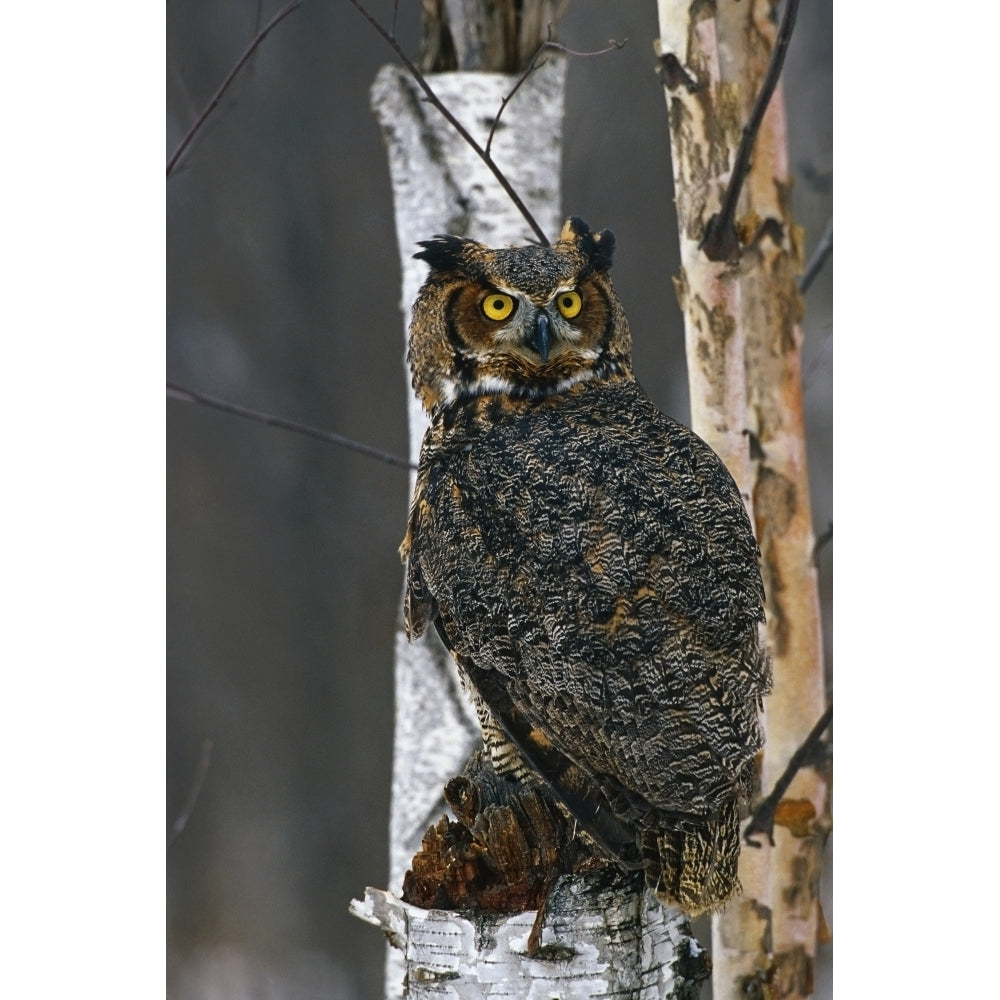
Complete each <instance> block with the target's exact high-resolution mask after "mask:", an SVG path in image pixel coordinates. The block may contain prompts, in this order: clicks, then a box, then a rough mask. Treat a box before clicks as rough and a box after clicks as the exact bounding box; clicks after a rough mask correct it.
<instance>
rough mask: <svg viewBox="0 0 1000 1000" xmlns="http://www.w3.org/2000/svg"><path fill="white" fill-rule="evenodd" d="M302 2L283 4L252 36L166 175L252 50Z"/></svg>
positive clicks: (169, 165) (170, 164) (188, 133)
mask: <svg viewBox="0 0 1000 1000" xmlns="http://www.w3.org/2000/svg"><path fill="white" fill-rule="evenodd" d="M302 3H303V0H292V2H291V3H288V4H285V6H284V7H282V8H281V10H279V11H278V13H277V14H275V15H274V17H272V18H271V20H270V21H268V22H267V24H265V25H264V27H263V28H261V30H260V31H258V32H257V34H256V35H255V36H254V39H253V41H252V42H251V43H250V44H249V45H248V46H247V47H246V50H245V51H244V53H243V55H241V56H240V57H239V59H237V60H236V65H235V66H233V68H232V69H231V70H230V71H229V73H228V75H227V76H226V78H225V80H223V81H222V84H221V85H220V86H219V89H218V90H217V91H216V92H215V95H214V96H213V97H212V99H211V100H210V101H209V102H208V104H206V105H205V109H204V110H203V111H202V113H201V114H200V115H199V116H198V118H197V120H196V121H195V123H194V124H193V125H192V126H191V128H189V129H188V132H187V135H185V136H184V138H183V139H181V141H180V144H179V145H178V147H177V148H176V149H175V150H174V153H173V156H171V157H170V159H169V160H167V177H169V176H170V175H171V173H172V172H173V169H174V167H175V166H177V161H178V160H179V159H180V158H181V156H182V155H183V153H184V150H185V149H187V148H188V146H190V145H191V141H192V140H193V139H194V137H195V136H196V135H197V134H198V132H199V131H200V130H201V128H202V126H203V125H204V124H205V122H206V121H207V120H208V116H209V115H210V114H211V113H212V112H213V111H214V110H215V109H216V107H217V106H218V104H219V101H221V100H222V98H223V96H224V95H225V93H226V91H227V90H228V89H229V86H230V84H231V83H232V82H233V80H235V79H236V74H237V73H239V71H240V70H241V69H242V68H243V67H244V65H245V64H246V62H247V60H248V59H249V58H250V57H251V56H252V55H253V54H254V52H256V51H257V46H258V45H260V43H261V42H262V41H264V39H265V38H267V36H268V34H269V33H270V32H271V29H272V28H274V27H276V26H277V25H278V23H279V22H281V21H283V20H284V19H285V18H286V17H288V15H289V14H291V13H292V11H293V10H296V9H297V8H298V7H301V6H302Z"/></svg>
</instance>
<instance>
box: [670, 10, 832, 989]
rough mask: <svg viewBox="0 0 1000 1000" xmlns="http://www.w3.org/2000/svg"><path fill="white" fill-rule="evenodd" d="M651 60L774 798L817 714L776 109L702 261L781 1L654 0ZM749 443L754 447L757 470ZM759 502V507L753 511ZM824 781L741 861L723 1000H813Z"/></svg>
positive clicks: (797, 378) (705, 427)
mask: <svg viewBox="0 0 1000 1000" xmlns="http://www.w3.org/2000/svg"><path fill="white" fill-rule="evenodd" d="M659 16H660V32H661V37H660V42H659V53H660V58H661V67H662V75H663V82H664V87H665V93H666V99H667V106H668V112H669V119H670V131H671V148H672V159H673V165H674V183H675V194H676V201H677V208H678V223H679V229H680V241H681V256H682V274H681V278H680V281H679V283H678V286H679V293H680V298H681V304H682V308H683V309H684V315H685V331H686V343H687V354H688V369H689V379H690V382H691V397H692V427H693V428H694V430H695V431H696V432H697V433H698V434H700V435H701V436H702V437H704V438H705V439H706V440H707V441H708V442H709V443H710V444H711V445H712V446H713V448H715V450H716V451H717V452H718V453H719V454H720V455H721V456H722V458H723V459H724V460H725V461H726V464H727V465H728V466H729V469H730V471H731V472H732V473H733V476H734V478H735V479H736V481H737V483H738V484H739V486H740V489H741V491H742V492H743V495H744V498H745V499H746V501H747V504H748V509H751V513H752V516H753V517H754V520H755V524H756V529H757V537H758V541H759V544H760V547H761V553H762V572H763V575H764V582H765V589H766V592H767V620H768V639H769V643H770V646H771V650H772V654H773V660H774V693H773V694H772V695H771V697H770V698H769V699H767V704H766V728H767V745H766V747H765V750H764V754H763V760H762V768H761V783H762V788H763V789H764V790H765V791H767V790H769V789H770V788H771V787H773V786H774V784H775V782H776V780H777V779H778V778H779V777H780V776H781V774H782V773H783V771H784V769H785V767H786V765H787V764H788V761H789V760H790V758H791V757H792V755H793V754H794V753H795V751H796V750H797V749H798V747H799V746H800V745H801V744H802V742H803V741H804V739H805V737H806V736H807V734H808V733H809V731H810V729H811V728H812V726H813V725H814V723H815V722H816V721H817V719H819V717H820V716H821V715H822V714H823V711H824V708H825V697H824V682H823V666H822V643H821V635H820V624H819V622H820V619H819V599H818V592H817V579H816V572H815V567H814V564H813V545H814V543H813V534H812V526H811V517H810V510H809V489H808V480H807V477H806V460H805V430H804V422H803V411H802V388H801V372H800V364H799V348H800V345H801V340H802V334H801V329H800V327H799V325H798V321H799V317H800V312H801V301H800V298H799V295H798V291H797V288H796V283H795V275H796V273H797V271H798V270H799V269H800V267H801V255H800V237H799V233H798V231H797V229H796V228H795V226H794V223H793V221H792V217H791V212H790V207H789V204H788V192H789V187H790V184H789V178H788V166H787V153H786V142H785V124H784V105H783V100H782V95H781V90H780V87H779V89H778V90H777V91H776V93H775V95H774V97H773V98H772V101H771V104H770V106H769V109H768V112H767V114H766V116H765V119H764V123H763V126H762V128H761V131H760V133H759V134H758V138H757V142H756V145H755V147H754V156H753V161H752V163H753V166H752V169H751V173H750V177H749V178H748V181H747V184H746V187H745V189H744V194H743V198H742V200H741V202H740V212H739V216H738V219H737V226H736V228H737V231H738V233H739V236H740V242H741V244H742V246H741V253H740V257H739V262H738V263H729V262H723V263H713V262H711V261H709V260H708V259H707V257H706V256H705V254H704V253H703V252H702V250H701V249H700V248H699V242H700V240H701V237H702V236H703V234H704V232H705V227H706V224H707V222H708V220H709V218H710V216H711V215H712V214H713V213H714V212H716V211H718V209H719V207H720V203H721V196H722V192H723V191H724V189H725V186H726V184H727V183H728V180H729V176H730V171H731V169H732V164H733V162H734V159H735V153H736V150H737V147H738V145H739V140H740V129H741V127H742V123H743V122H745V121H746V120H747V118H748V116H749V113H750V109H751V107H752V105H753V102H754V100H755V98H756V95H757V93H758V91H759V89H760V84H761V81H762V80H763V77H764V74H765V72H766V69H767V65H768V61H769V57H770V53H771V49H772V46H773V43H774V37H775V25H774V21H773V16H774V4H773V3H772V2H771V0H751V2H749V3H742V4H736V3H732V2H727V0H722V2H720V3H718V4H716V3H711V2H707V3H703V2H696V3H691V2H690V0H660V2H659ZM744 429H746V430H749V431H751V432H752V433H753V435H754V440H755V441H756V443H757V444H759V448H755V449H754V454H755V457H754V461H753V462H751V457H750V448H749V443H748V441H747V440H746V438H745V437H744V436H743V431H744ZM751 498H752V502H751ZM826 783H827V782H826V777H825V775H824V774H823V773H822V772H821V771H820V770H819V769H817V768H814V767H806V768H804V769H803V770H802V771H800V772H799V773H798V775H797V776H796V778H795V779H794V782H793V784H792V785H791V786H790V788H789V789H788V791H787V792H786V794H785V797H784V798H783V799H782V800H781V802H780V803H779V806H778V811H777V814H776V819H777V824H778V825H777V829H776V831H775V845H774V846H773V847H771V846H770V845H769V844H767V843H766V841H765V842H763V843H762V844H761V846H760V847H759V848H758V849H753V848H746V849H744V851H743V853H742V855H741V859H740V878H741V881H742V883H743V890H744V891H743V895H742V896H741V897H738V898H737V899H736V900H735V901H734V902H732V903H730V904H729V906H728V907H727V908H726V910H725V911H724V912H723V913H721V914H719V915H718V916H716V917H715V918H714V919H713V932H712V962H713V990H714V996H715V998H716V1000H728V998H731V997H732V998H734V997H743V996H746V995H759V996H767V997H781V998H785V997H789V998H791V997H795V998H800V997H807V996H810V995H811V994H812V989H813V962H814V958H815V945H816V937H817V925H818V902H817V897H818V886H819V876H820V867H821V861H822V848H823V843H824V841H825V838H826V835H827V833H828V830H829V815H828V803H827V797H826Z"/></svg>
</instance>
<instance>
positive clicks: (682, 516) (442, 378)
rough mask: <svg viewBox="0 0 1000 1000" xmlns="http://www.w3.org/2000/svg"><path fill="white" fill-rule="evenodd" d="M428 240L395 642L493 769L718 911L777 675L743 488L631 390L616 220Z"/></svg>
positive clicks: (665, 884) (623, 857) (618, 856)
mask: <svg viewBox="0 0 1000 1000" xmlns="http://www.w3.org/2000/svg"><path fill="white" fill-rule="evenodd" d="M420 246H421V247H423V249H422V250H421V252H419V253H418V254H416V256H417V257H418V258H421V259H423V260H425V261H426V262H427V263H428V264H429V265H430V274H429V277H428V278H427V281H426V283H425V284H424V286H423V288H422V289H421V292H420V295H419V297H418V299H417V301H416V304H415V305H414V307H413V318H412V323H411V326H410V347H409V354H408V360H409V363H410V366H411V370H412V373H413V387H414V389H415V390H416V392H417V394H418V395H419V397H420V399H421V400H422V402H423V405H424V406H425V408H426V409H427V411H428V412H429V413H430V415H431V426H430V427H429V429H428V431H427V434H426V436H425V438H424V441H423V446H422V450H421V455H420V467H419V472H418V476H417V483H416V490H415V493H414V497H413V502H412V506H411V508H410V516H409V530H408V532H407V535H406V538H405V539H404V541H403V544H402V546H401V549H400V552H401V554H402V556H403V558H404V559H405V560H406V561H407V578H406V597H405V620H406V628H407V631H408V634H409V636H410V637H411V638H413V637H415V636H418V635H420V634H421V633H422V632H423V631H424V629H425V628H426V627H427V625H428V624H430V623H433V624H434V625H435V627H436V628H437V631H438V632H439V634H440V635H441V638H442V639H443V640H444V643H445V645H446V646H447V647H448V648H449V649H450V650H451V652H452V654H453V655H454V657H455V659H456V661H457V663H458V667H459V672H460V675H461V677H462V679H463V683H464V684H465V686H466V688H467V689H468V690H469V692H470V694H471V696H472V697H473V700H474V701H475V703H476V707H477V710H478V713H479V717H480V720H481V722H482V725H483V731H484V738H485V741H486V745H487V747H488V748H489V749H490V751H491V754H492V756H493V758H494V763H495V765H496V767H497V769H498V770H503V771H506V772H511V771H513V772H515V773H516V774H517V775H518V776H519V777H520V778H522V780H527V781H540V782H542V783H543V784H544V785H545V786H547V787H548V789H549V790H550V791H551V792H552V793H553V794H554V796H555V797H556V799H557V800H558V802H560V803H561V805H562V807H563V808H564V809H565V810H567V811H568V812H569V813H570V814H571V815H572V817H574V818H575V819H576V820H577V821H578V823H579V825H580V826H581V827H582V828H583V830H584V831H586V833H587V834H589V835H590V837H591V838H592V839H593V840H594V841H595V842H596V843H597V845H598V846H599V847H600V848H601V849H602V850H603V851H604V852H605V853H607V854H608V855H609V856H610V857H611V858H612V859H615V860H616V861H618V862H619V863H620V864H621V865H623V866H625V867H627V868H632V869H638V868H643V869H644V870H645V873H646V879H647V882H648V884H649V885H650V886H651V887H652V888H653V889H654V890H655V891H656V892H657V894H658V895H659V897H660V898H661V900H663V901H664V902H666V903H669V904H672V905H676V906H679V907H680V908H681V909H682V910H684V911H686V912H687V913H689V914H692V915H693V914H695V913H698V912H701V911H703V910H706V909H713V908H716V907H718V906H719V905H721V904H722V903H723V902H725V901H726V900H727V899H728V898H729V897H730V896H731V895H732V894H733V892H734V891H736V890H737V888H738V880H737V875H736V864H737V860H738V857H739V836H738V820H739V805H740V803H741V802H742V801H745V799H746V798H747V796H748V795H749V794H750V791H751V783H752V774H753V759H754V756H755V754H756V753H757V751H758V750H759V749H760V748H761V746H762V744H763V735H762V731H761V726H760V721H759V709H760V704H761V698H762V696H763V695H764V694H766V693H767V691H768V688H769V683H770V672H769V665H768V659H767V657H766V655H765V653H764V652H763V650H762V646H761V643H760V640H759V635H758V633H759V628H758V626H759V624H760V622H761V621H763V587H762V584H761V577H760V570H759V567H758V552H757V546H756V543H755V541H754V537H753V533H752V531H751V528H750V523H749V520H748V518H747V514H746V511H745V509H744V506H743V502H742V500H741V499H740V495H739V492H738V490H737V488H736V485H735V484H734V483H733V480H732V478H731V477H730V475H729V473H728V472H727V471H726V468H725V466H724V465H723V464H722V462H721V461H720V460H719V458H718V457H717V456H716V455H715V453H714V452H713V451H712V450H711V449H710V448H709V447H708V446H707V445H706V444H705V443H704V442H703V441H702V440H701V439H700V438H698V437H697V436H695V434H693V433H692V432H691V431H690V430H688V429H687V428H685V427H683V426H681V425H680V424H677V423H675V422H674V421H673V420H671V419H669V418H668V417H665V416H663V415H662V414H661V413H660V412H659V411H658V410H657V409H656V407H655V406H654V405H653V404H652V403H651V402H650V400H649V399H648V397H647V396H646V395H645V393H644V392H643V391H642V389H640V388H639V386H638V385H637V384H636V381H635V379H634V377H633V375H632V368H631V336H630V334H629V328H628V323H627V321H626V319H625V313H624V310H623V308H622V305H621V303H620V301H619V299H618V297H617V295H616V294H615V291H614V288H613V287H612V284H611V280H610V278H609V277H608V269H609V267H610V265H611V258H612V252H613V249H614V236H613V235H612V234H611V233H610V232H608V231H607V230H604V231H602V232H598V233H592V232H591V231H590V229H589V228H588V227H587V226H586V224H585V223H583V222H582V221H581V220H579V219H575V218H574V219H569V220H568V221H567V222H566V224H565V225H564V227H563V230H562V233H561V235H560V237H559V240H558V242H557V243H556V244H555V245H554V246H551V247H542V246H527V247H516V248H508V249H489V248H488V247H486V246H483V245H482V244H480V243H476V242H473V241H471V240H466V239H461V238H458V237H453V236H439V237H437V238H435V239H432V240H428V241H426V242H424V243H421V244H420Z"/></svg>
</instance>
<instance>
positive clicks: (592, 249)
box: [559, 215, 615, 271]
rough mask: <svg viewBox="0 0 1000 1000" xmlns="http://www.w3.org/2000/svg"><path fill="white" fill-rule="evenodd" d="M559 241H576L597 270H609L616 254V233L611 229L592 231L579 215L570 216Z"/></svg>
mask: <svg viewBox="0 0 1000 1000" xmlns="http://www.w3.org/2000/svg"><path fill="white" fill-rule="evenodd" d="M559 241H560V242H566V243H575V244H576V246H577V249H578V250H579V251H580V253H582V254H583V255H584V256H585V257H586V258H587V260H588V261H589V262H590V266H591V267H592V268H593V269H594V270H595V271H607V270H608V268H609V267H611V261H612V259H613V257H614V254H615V234H614V233H613V232H611V230H610V229H602V230H601V231H600V232H599V233H594V232H591V230H590V226H588V225H587V223H586V222H584V221H583V219H580V218H578V217H577V216H575V215H574V216H571V217H570V218H568V219H567V220H566V221H565V222H564V223H563V227H562V232H561V233H560V234H559Z"/></svg>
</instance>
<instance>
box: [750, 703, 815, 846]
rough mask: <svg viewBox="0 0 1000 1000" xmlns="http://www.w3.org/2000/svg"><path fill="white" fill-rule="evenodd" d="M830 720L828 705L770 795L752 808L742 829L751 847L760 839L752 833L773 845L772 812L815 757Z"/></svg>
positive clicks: (758, 844)
mask: <svg viewBox="0 0 1000 1000" xmlns="http://www.w3.org/2000/svg"><path fill="white" fill-rule="evenodd" d="M832 721H833V705H830V706H828V708H827V710H826V711H825V712H824V713H823V714H822V715H821V716H820V717H819V721H818V722H817V723H816V725H815V726H813V727H812V729H811V730H810V732H809V735H808V736H807V737H806V738H805V739H804V740H803V741H802V745H801V746H800V747H799V748H798V750H796V751H795V753H794V754H792V758H791V760H789V762H788V766H787V767H786V768H785V770H784V772H783V773H782V775H781V777H780V778H778V780H777V781H776V782H775V783H774V788H773V789H771V793H770V795H768V796H767V798H765V799H764V800H763V801H762V802H761V803H760V805H759V806H757V808H756V809H755V810H754V814H753V816H751V817H750V822H749V823H747V825H746V829H745V830H744V831H743V840H744V841H745V842H746V843H747V844H749V845H750V846H751V847H760V841H758V840H754V839H753V838H752V837H751V836H750V835H751V834H752V833H764V834H767V839H768V840H769V841H770V843H771V846H772V847H774V814H775V811H776V810H777V808H778V803H779V802H780V801H781V799H782V797H783V796H784V794H785V792H786V791H788V786H789V785H790V784H791V783H792V779H793V778H794V777H795V775H796V774H798V773H799V771H800V770H801V769H802V768H803V767H805V766H806V765H808V764H810V763H811V762H812V761H813V760H814V759H815V755H816V752H817V749H818V748H819V745H820V740H819V738H820V737H821V736H822V735H823V732H824V730H825V729H826V727H827V726H829V725H830V723H831V722H832Z"/></svg>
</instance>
